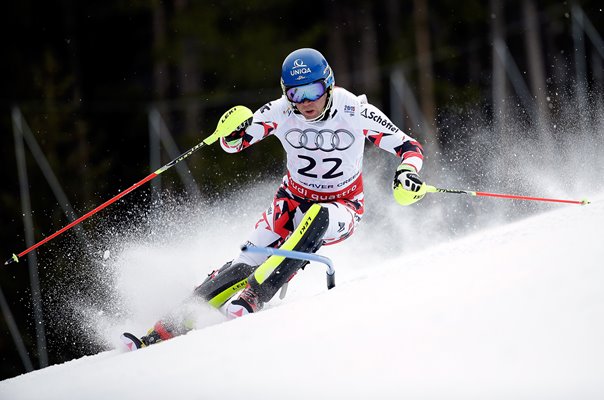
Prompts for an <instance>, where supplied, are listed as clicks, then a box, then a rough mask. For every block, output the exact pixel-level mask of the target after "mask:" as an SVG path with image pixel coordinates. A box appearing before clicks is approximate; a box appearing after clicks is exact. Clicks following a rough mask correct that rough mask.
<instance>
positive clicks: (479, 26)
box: [0, 0, 604, 379]
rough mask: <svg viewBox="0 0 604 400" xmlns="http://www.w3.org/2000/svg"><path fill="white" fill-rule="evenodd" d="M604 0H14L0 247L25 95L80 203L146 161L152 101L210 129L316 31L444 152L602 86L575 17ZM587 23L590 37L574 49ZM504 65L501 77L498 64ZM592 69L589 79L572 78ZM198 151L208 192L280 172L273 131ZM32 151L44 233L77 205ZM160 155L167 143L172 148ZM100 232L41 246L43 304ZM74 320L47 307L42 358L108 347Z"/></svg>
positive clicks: (172, 115)
mask: <svg viewBox="0 0 604 400" xmlns="http://www.w3.org/2000/svg"><path fill="white" fill-rule="evenodd" d="M573 6H574V7H575V8H573ZM603 7H604V6H603V5H602V2H601V1H577V2H570V1H537V0H510V1H506V2H499V1H494V0H493V1H490V2H488V1H477V0H469V1H461V2H460V1H458V0H439V1H436V0H433V1H429V0H415V1H396V0H378V1H360V0H351V1H328V0H322V1H306V2H301V1H299V0H296V1H289V0H261V1H229V0H227V1H190V0H166V1H159V0H156V1H152V0H150V1H142V0H132V1H112V0H107V1H102V2H100V1H98V2H94V1H93V2H88V1H75V0H64V1H31V0H20V1H11V2H7V3H6V4H3V7H2V17H1V20H2V23H1V24H0V30H1V34H0V38H1V39H0V40H2V46H1V49H2V50H1V51H2V52H3V53H4V54H3V57H2V62H0V80H1V87H2V91H1V94H0V129H1V131H2V136H1V141H2V142H1V148H0V149H1V156H2V169H1V170H0V173H1V174H2V185H0V201H1V207H0V215H1V220H2V225H3V226H2V231H1V243H2V246H0V248H1V249H2V251H3V253H2V254H3V255H4V256H5V257H6V258H8V257H9V256H10V254H11V253H13V252H20V251H22V250H24V249H25V248H26V246H25V236H24V223H23V218H22V215H23V211H22V208H21V198H20V192H19V178H18V173H17V163H16V156H15V139H14V136H13V132H14V126H13V123H14V121H15V119H14V118H15V115H16V114H15V112H20V113H21V114H22V116H23V120H24V121H25V122H26V123H27V125H28V126H29V128H30V129H31V132H32V134H33V136H34V137H35V139H36V141H37V143H38V144H39V146H40V147H41V149H42V152H43V153H44V155H45V156H46V158H47V159H48V163H49V165H50V167H51V168H52V170H53V171H54V174H55V175H56V176H57V178H58V180H59V182H60V185H61V186H62V188H63V190H64V191H65V193H66V194H67V197H68V199H69V201H70V203H71V204H72V205H73V208H74V210H75V214H76V215H77V216H79V215H82V214H84V213H85V212H87V211H89V210H91V209H92V208H94V207H95V206H97V205H99V204H101V203H102V202H103V201H105V200H107V199H109V198H111V197H113V196H115V195H116V194H117V193H118V192H119V191H120V190H124V189H126V188H128V187H129V186H131V185H132V184H133V183H135V182H137V181H139V180H140V179H142V178H143V177H144V176H146V174H148V171H149V120H148V118H149V111H150V110H157V111H159V113H160V115H161V116H162V118H163V120H164V121H165V123H166V125H167V126H168V128H169V130H170V133H171V135H172V136H173V138H174V140H175V142H176V143H177V145H178V146H179V149H180V151H181V152H183V151H185V150H187V149H189V148H191V147H193V146H194V145H195V144H197V143H199V142H200V140H201V139H202V138H204V137H205V136H207V135H208V134H210V133H211V132H212V131H213V129H214V127H215V126H216V122H217V118H218V117H219V116H220V115H221V114H222V113H223V112H224V111H226V109H228V108H230V107H231V106H233V105H236V104H245V105H247V106H249V107H250V108H252V109H255V108H257V107H259V106H261V105H262V104H264V103H265V102H267V101H269V100H272V99H274V98H277V97H279V96H280V95H281V92H280V87H279V77H280V68H281V63H282V61H283V59H284V58H285V56H286V55H287V54H289V53H290V52H291V51H293V50H294V49H296V48H299V47H314V48H316V49H318V50H320V51H321V52H322V53H323V54H324V55H325V56H326V58H327V59H328V61H329V62H330V64H331V66H332V68H333V69H334V72H335V77H336V84H337V85H339V86H344V87H346V88H347V89H349V90H351V91H352V92H355V93H357V94H361V93H366V94H367V95H368V97H369V100H370V102H371V103H373V104H375V105H376V106H378V107H380V108H382V109H383V110H384V111H385V112H386V113H387V114H389V115H391V117H392V119H393V120H394V121H395V122H397V123H398V124H399V125H400V126H401V127H403V128H405V129H406V130H407V131H409V132H411V133H412V135H413V136H414V137H416V138H417V139H419V140H420V141H421V142H422V143H424V144H425V147H426V148H427V150H428V154H429V157H432V158H433V159H434V160H440V162H444V163H446V162H447V159H448V158H447V156H448V154H449V153H450V152H452V151H453V150H452V149H453V144H452V143H453V142H454V141H458V140H462V139H463V135H464V130H463V129H460V127H464V126H468V125H469V124H470V125H471V124H472V121H488V124H490V125H491V124H492V125H493V126H494V127H495V128H497V124H498V123H501V121H502V120H503V119H505V118H506V117H508V115H510V114H513V112H511V111H509V110H508V111H506V107H511V108H514V109H515V111H518V110H520V111H519V114H518V115H520V116H521V117H520V118H521V119H522V118H524V119H525V121H524V122H526V123H527V124H535V123H536V121H538V120H539V118H546V119H547V120H548V121H554V122H555V121H556V118H559V117H560V115H559V110H560V109H562V108H564V106H565V103H567V102H572V101H576V100H577V99H578V100H581V98H582V96H583V95H585V96H587V94H588V93H589V94H591V95H592V97H589V102H592V101H594V99H595V101H602V97H601V93H602V83H603V80H604V78H603V71H602V56H601V53H599V52H598V51H597V50H598V48H597V45H598V44H597V43H594V41H593V40H592V39H590V37H588V35H587V34H586V33H585V32H584V31H582V30H580V31H578V32H577V31H576V30H575V31H573V19H574V18H576V17H577V15H578V14H577V10H578V9H580V10H582V11H583V13H584V16H585V17H586V18H587V19H588V21H589V23H590V24H591V26H593V27H595V30H596V32H597V33H599V35H602V34H604V12H603V11H602V8H603ZM574 26H575V29H576V27H577V26H578V25H577V24H576V23H575V25H574ZM582 26H585V25H582ZM573 35H574V36H573ZM577 37H580V38H581V40H582V41H583V42H582V45H583V46H584V48H585V52H582V51H580V52H578V50H580V49H579V48H578V46H577V43H578V42H577V41H576V38H577ZM495 39H500V40H501V41H502V43H504V44H505V48H506V49H507V51H508V55H509V57H510V59H511V60H513V62H514V65H515V66H516V67H517V71H518V72H519V75H518V76H519V78H518V76H517V77H516V81H515V82H514V80H513V79H514V78H513V77H512V76H511V75H509V74H510V73H511V72H510V71H512V70H511V69H509V68H510V67H509V64H508V70H507V71H508V73H507V74H506V73H505V71H506V69H505V66H503V65H502V64H501V62H500V61H497V57H496V56H495V52H494V46H493V44H494V42H495ZM534 39H536V42H535V40H534ZM600 51H602V49H600ZM577 57H579V59H577ZM582 65H584V68H583V67H581V66H582ZM578 66H579V67H578ZM502 68H503V70H504V77H503V78H501V75H499V78H498V75H497V74H498V73H500V72H501V70H502ZM582 71H584V74H583V75H584V78H585V79H584V81H583V85H584V86H582V87H578V86H577V84H576V83H577V77H578V76H579V77H581V78H582V77H583V75H582V73H583V72H582ZM397 73H399V74H403V76H404V77H405V79H406V82H407V83H408V85H409V88H410V89H411V94H412V96H414V97H415V98H416V100H417V102H418V104H419V107H420V110H421V113H422V115H423V116H424V118H425V122H421V123H420V122H418V120H417V112H415V116H414V111H413V110H412V109H411V106H410V105H409V103H405V102H402V101H401V99H400V98H399V99H397V98H396V96H394V97H393V96H392V93H393V85H394V83H393V82H394V79H395V78H393V77H394V76H396V74H397ZM518 79H520V80H521V81H522V83H523V84H524V85H525V87H526V89H527V90H528V91H529V97H528V99H529V100H530V104H528V105H527V102H526V99H527V98H526V97H525V98H523V97H522V93H519V90H518V88H517V87H516V86H515V85H514V83H516V84H517V83H518V82H519V81H518ZM594 93H595V97H593V94H594ZM494 99H495V100H494ZM502 99H506V101H507V103H505V104H501V103H500V100H502ZM506 104H507V105H506ZM523 108H524V110H523ZM535 115H537V116H538V117H535ZM204 151H205V153H204V156H203V157H201V156H199V155H198V154H196V155H194V156H192V157H191V158H190V160H188V165H189V168H190V170H191V171H190V173H191V174H192V176H193V177H194V179H195V180H196V182H197V184H198V185H199V188H200V191H201V194H202V196H205V197H211V196H220V195H222V194H224V193H225V192H228V191H232V190H233V183H237V182H245V181H248V180H253V179H260V178H263V177H265V176H274V175H279V174H280V173H281V172H282V170H281V168H280V167H281V166H282V165H283V162H282V158H283V154H282V150H281V149H280V147H279V144H278V143H276V141H275V143H272V144H267V145H266V146H265V148H264V150H263V151H262V152H260V151H257V152H253V151H250V152H246V153H245V154H242V155H241V157H240V158H238V159H237V160H236V161H235V160H234V159H233V158H227V157H224V155H223V153H222V152H221V150H220V149H218V148H217V147H216V146H214V147H212V148H208V149H204ZM26 154H27V156H26V157H27V171H28V178H29V189H30V191H31V194H32V195H31V209H32V217H33V223H34V232H35V241H36V242H37V241H39V240H42V239H43V238H44V237H45V235H49V234H51V233H53V232H55V231H56V230H58V229H59V228H61V227H63V226H65V225H66V224H67V223H68V220H67V219H66V218H65V217H64V215H63V213H62V211H61V207H59V204H58V201H57V199H56V198H55V196H54V195H53V193H52V191H51V189H50V188H49V185H48V183H47V180H46V178H45V177H44V175H43V174H42V172H41V169H40V168H39V166H38V163H37V160H36V158H35V157H34V156H33V155H32V153H31V151H29V148H28V147H27V146H26ZM242 160H243V162H242ZM161 161H162V165H163V163H166V162H168V161H170V157H168V156H167V154H165V152H164V153H163V154H162V160H161ZM275 166H278V167H279V168H276V167H275ZM166 175H168V177H166V178H164V180H163V181H162V182H163V185H164V187H165V188H166V190H172V191H174V192H177V193H178V192H181V193H184V194H183V195H185V196H186V191H184V189H183V187H182V183H180V180H179V179H178V178H177V177H176V174H174V173H173V172H170V173H166ZM148 194H149V189H148V187H145V188H141V189H139V190H137V192H136V193H132V194H131V195H129V196H128V197H127V198H125V199H124V200H122V201H121V202H120V203H118V204H116V205H114V206H111V207H112V208H111V209H109V210H106V211H104V212H106V213H108V214H110V215H112V216H113V217H114V218H116V219H118V220H119V218H122V217H120V215H123V213H124V212H125V210H132V209H144V208H145V207H146V206H147V205H148V204H149V202H150V196H149V195H148ZM104 218H107V217H104ZM123 218H124V222H129V220H128V218H126V217H123ZM103 221H104V219H103V218H102V217H99V218H97V217H93V218H91V220H89V221H86V222H85V223H83V229H84V230H85V232H86V233H85V234H86V235H87V237H89V238H90V237H94V235H95V232H98V231H101V230H102V229H103V226H104V225H103ZM55 242H56V243H55ZM91 250H94V249H91V248H90V247H89V246H88V247H87V245H85V244H82V243H80V242H79V241H78V240H77V237H76V236H75V233H73V232H71V231H70V232H68V233H66V234H65V235H63V236H60V237H59V238H57V239H55V240H54V241H53V242H51V243H48V244H47V245H45V246H44V247H41V248H40V249H39V250H38V252H37V253H38V263H39V269H38V273H39V281H40V293H41V299H42V309H43V310H44V311H47V310H48V309H56V308H61V306H62V305H61V300H60V296H56V294H57V292H58V291H61V290H64V289H65V288H69V290H74V287H75V288H76V289H77V290H82V293H86V295H87V296H94V292H92V293H91V292H86V285H87V280H86V277H92V276H94V274H93V273H92V272H91V271H90V270H86V269H83V270H77V271H75V270H73V269H72V268H69V263H66V262H65V259H73V258H78V257H80V258H85V257H86V255H87V254H88V252H90V251H91ZM2 254H0V255H2ZM3 260H4V259H3ZM3 260H2V261H3ZM0 288H1V289H2V294H3V296H4V298H5V299H6V303H7V306H8V307H9V309H10V310H11V311H12V315H13V317H14V321H15V323H16V326H17V327H18V329H19V331H20V335H21V337H22V340H23V341H24V345H25V348H26V349H27V352H28V357H29V358H30V359H31V362H32V364H33V367H34V368H39V367H40V365H41V364H42V365H44V364H45V363H46V362H45V361H44V360H41V359H40V353H39V351H38V349H37V340H36V329H35V320H34V313H33V309H34V306H33V305H32V289H31V287H30V275H29V271H28V267H27V262H26V259H25V258H24V259H23V260H22V261H21V262H20V263H19V264H18V265H11V266H8V267H3V268H2V269H1V270H0ZM47 318H50V317H48V316H47ZM7 320H8V317H7V316H6V315H3V316H2V319H0V361H1V367H0V378H2V379H4V378H8V377H11V376H15V375H18V374H21V373H24V372H25V371H26V368H25V366H24V363H23V361H22V359H21V358H20V357H19V354H18V351H17V346H16V345H15V342H14V341H13V337H12V336H11V334H10V332H9V326H8V323H7ZM71 328H72V329H65V328H64V326H63V327H62V328H57V327H56V326H55V325H53V324H48V326H47V329H46V336H47V342H48V343H53V344H52V346H49V347H48V349H47V352H48V363H49V364H55V363H59V362H63V361H65V360H70V359H73V358H75V357H80V356H82V355H85V354H93V353H94V352H97V351H99V350H102V349H100V348H98V347H97V346H95V345H87V344H86V343H85V342H84V341H82V340H81V339H80V338H79V337H78V329H79V328H78V326H77V325H72V326H71Z"/></svg>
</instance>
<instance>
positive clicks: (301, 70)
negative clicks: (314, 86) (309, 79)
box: [289, 58, 312, 76]
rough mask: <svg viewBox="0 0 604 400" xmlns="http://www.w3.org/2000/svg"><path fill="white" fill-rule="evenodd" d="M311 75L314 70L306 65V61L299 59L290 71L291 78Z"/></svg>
mask: <svg viewBox="0 0 604 400" xmlns="http://www.w3.org/2000/svg"><path fill="white" fill-rule="evenodd" d="M310 73H312V70H311V69H310V67H309V66H308V65H306V64H304V61H302V60H301V59H299V58H297V59H295V60H294V65H293V67H291V70H290V71H289V74H290V75H291V76H296V75H300V74H310Z"/></svg>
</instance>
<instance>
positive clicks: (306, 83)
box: [124, 48, 426, 348]
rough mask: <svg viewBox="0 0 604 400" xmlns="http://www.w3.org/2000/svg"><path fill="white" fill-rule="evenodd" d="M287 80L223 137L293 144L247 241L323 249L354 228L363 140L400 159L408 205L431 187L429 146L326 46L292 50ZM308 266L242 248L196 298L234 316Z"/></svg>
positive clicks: (232, 148) (240, 145)
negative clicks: (344, 84) (426, 174)
mask: <svg viewBox="0 0 604 400" xmlns="http://www.w3.org/2000/svg"><path fill="white" fill-rule="evenodd" d="M281 88H282V91H283V96H282V97H280V98H279V99H277V100H274V101H271V102H269V103H267V104H265V105H264V106H263V107H261V108H260V109H258V110H257V111H256V112H255V113H254V114H253V117H252V118H249V119H248V120H247V121H245V123H243V124H242V125H240V126H239V127H238V128H237V130H235V131H234V132H230V133H228V134H227V135H226V136H223V137H222V138H221V140H220V144H221V147H222V148H223V149H224V150H225V151H226V152H228V153H236V152H240V151H242V150H244V149H246V148H248V147H250V146H251V145H253V144H256V143H257V142H259V141H261V140H262V139H264V138H266V137H268V136H275V137H277V139H279V141H280V142H281V144H282V145H283V148H284V149H285V151H286V153H287V174H286V175H285V176H284V177H283V181H282V183H281V185H280V186H279V188H278V189H277V192H276V194H275V197H274V198H273V201H272V203H271V204H270V205H269V207H268V209H267V210H266V211H265V212H264V213H263V214H262V216H261V218H260V220H259V221H258V222H257V223H256V226H255V229H254V230H253V232H252V234H251V236H250V237H249V239H248V241H247V242H246V245H247V246H262V247H280V248H284V249H287V250H296V251H304V252H316V251H317V250H318V249H319V248H320V247H321V246H322V245H331V244H334V243H337V242H340V241H342V240H344V239H346V238H347V237H349V236H350V235H351V234H352V233H353V231H354V230H355V228H356V226H357V224H358V223H359V221H360V220H361V217H362V216H363V212H364V199H363V178H362V174H361V170H362V165H363V150H364V139H368V140H369V141H370V142H371V143H373V144H374V145H376V146H378V147H380V148H381V149H384V150H386V151H388V152H390V153H392V154H394V155H396V156H397V157H399V158H400V159H401V163H400V165H399V166H398V168H397V169H396V172H395V174H394V181H393V191H394V197H395V199H396V201H397V202H399V203H400V204H402V205H408V204H412V203H414V202H416V201H418V200H420V199H421V198H422V197H423V196H424V195H425V193H426V185H425V184H424V183H423V182H422V181H421V179H420V178H419V176H418V172H419V170H420V169H421V167H422V163H423V150H422V147H421V145H420V144H419V143H418V142H417V141H416V140H415V139H413V138H412V137H410V136H409V135H407V134H405V133H404V132H403V131H402V130H401V129H399V128H398V127H396V126H395V125H394V124H393V123H392V122H391V121H390V120H389V119H388V118H387V117H386V115H385V114H384V113H383V112H382V111H380V110H379V109H377V108H376V107H374V106H373V105H371V104H369V103H368V102H367V100H366V98H365V96H364V95H362V96H355V95H353V94H352V93H350V92H349V91H347V90H345V89H343V88H341V87H336V86H335V80H334V75H333V72H332V70H331V68H330V66H329V64H328V63H327V60H326V59H325V57H323V55H322V54H321V53H320V52H319V51H317V50H314V49H310V48H303V49H298V50H295V51H294V52H292V53H291V54H289V55H288V56H287V57H286V58H285V60H284V62H283V66H282V70H281ZM304 265H305V262H304V261H300V260H293V259H288V258H283V257H277V256H271V257H269V258H268V259H267V258H266V256H263V255H261V254H256V253H248V252H243V251H242V252H241V253H240V254H239V255H238V257H237V258H235V259H234V260H233V261H231V262H228V263H227V264H225V265H224V266H223V267H222V268H221V269H219V270H217V271H214V272H213V273H211V274H210V276H209V277H208V278H207V279H206V280H205V281H204V282H203V283H202V284H201V285H200V286H199V287H197V289H195V291H194V294H193V297H195V298H197V299H202V300H203V301H205V302H208V303H209V304H210V305H212V306H214V307H216V308H221V309H222V310H223V312H225V313H226V315H227V316H228V317H229V318H236V317H240V316H242V315H245V314H249V313H254V312H257V311H260V310H261V309H262V307H263V305H264V303H266V302H268V301H269V300H270V299H271V298H272V297H273V296H274V295H275V293H276V292H277V291H278V290H279V289H280V288H281V287H282V286H283V285H284V284H285V283H287V282H288V281H289V279H291V278H292V277H293V275H295V274H296V272H297V271H298V270H299V269H300V268H302V267H303V266H304ZM242 289H243V290H242ZM190 328H191V327H190V326H189V324H187V323H186V321H183V320H182V319H179V318H176V317H174V316H168V317H166V318H164V319H162V320H161V321H159V322H157V323H156V324H155V326H154V327H153V328H152V329H150V330H149V332H148V334H147V335H146V336H143V337H142V338H141V339H140V340H139V339H137V338H136V337H135V336H133V335H131V334H124V335H125V341H126V342H127V343H128V341H129V340H130V341H131V342H132V343H129V344H130V345H134V346H136V347H137V348H138V347H143V346H147V345H149V344H153V343H157V342H159V341H162V340H166V339H170V338H172V337H173V336H175V335H179V334H182V333H185V332H186V331H188V330H189V329H190Z"/></svg>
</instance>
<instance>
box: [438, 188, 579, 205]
mask: <svg viewBox="0 0 604 400" xmlns="http://www.w3.org/2000/svg"><path fill="white" fill-rule="evenodd" d="M427 192H428V193H455V194H467V195H470V196H484V197H498V198H501V199H513V200H532V201H546V202H552V203H567V204H579V205H582V206H584V205H587V204H589V203H590V202H589V201H588V200H586V199H584V200H562V199H548V198H543V197H529V196H517V195H513V194H498V193H487V192H474V191H471V190H453V189H441V188H437V187H434V186H430V185H427Z"/></svg>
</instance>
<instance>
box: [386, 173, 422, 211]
mask: <svg viewBox="0 0 604 400" xmlns="http://www.w3.org/2000/svg"><path fill="white" fill-rule="evenodd" d="M426 190H427V187H426V184H425V183H424V182H422V180H421V179H420V178H419V176H418V175H417V173H416V172H415V169H414V168H413V167H412V166H410V165H407V164H401V165H399V167H398V168H397V169H396V173H395V174H394V182H393V183H392V191H393V195H394V199H395V200H396V201H397V203H399V204H400V205H402V206H408V205H410V204H413V203H415V202H416V201H418V200H421V199H422V198H423V197H424V196H425V195H426Z"/></svg>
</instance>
